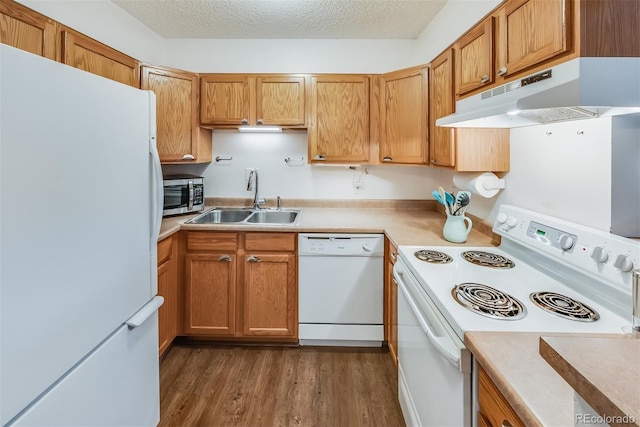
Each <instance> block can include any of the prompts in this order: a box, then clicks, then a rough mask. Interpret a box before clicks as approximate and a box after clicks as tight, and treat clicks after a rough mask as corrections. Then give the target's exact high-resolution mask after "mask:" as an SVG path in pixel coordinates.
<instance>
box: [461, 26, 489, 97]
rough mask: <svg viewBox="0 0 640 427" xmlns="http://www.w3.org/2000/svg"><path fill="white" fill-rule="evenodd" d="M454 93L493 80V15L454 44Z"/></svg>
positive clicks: (474, 87)
mask: <svg viewBox="0 0 640 427" xmlns="http://www.w3.org/2000/svg"><path fill="white" fill-rule="evenodd" d="M454 51H455V66H456V78H455V80H456V82H455V83H456V95H458V96H462V95H464V94H466V93H468V92H471V91H472V90H475V89H478V88H479V87H482V86H485V85H489V84H491V83H493V82H494V76H495V73H494V55H493V17H489V18H487V19H486V20H485V21H484V22H482V23H481V24H480V25H477V26H476V27H475V28H473V29H472V30H471V31H469V32H468V33H467V34H465V35H464V36H462V37H461V38H460V39H459V40H458V41H457V42H456V44H455V46H454Z"/></svg>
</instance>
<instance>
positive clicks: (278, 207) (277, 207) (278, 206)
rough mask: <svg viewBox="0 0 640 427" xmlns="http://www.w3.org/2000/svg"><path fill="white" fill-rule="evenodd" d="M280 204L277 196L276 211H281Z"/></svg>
mask: <svg viewBox="0 0 640 427" xmlns="http://www.w3.org/2000/svg"><path fill="white" fill-rule="evenodd" d="M280 202H281V200H280V196H277V197H276V209H278V210H279V209H281V208H280Z"/></svg>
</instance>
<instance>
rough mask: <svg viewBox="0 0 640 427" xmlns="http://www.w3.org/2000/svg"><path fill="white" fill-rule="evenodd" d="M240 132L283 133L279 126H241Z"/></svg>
mask: <svg viewBox="0 0 640 427" xmlns="http://www.w3.org/2000/svg"><path fill="white" fill-rule="evenodd" d="M238 132H242V133H281V132H282V128H281V127H278V126H262V125H261V126H239V127H238Z"/></svg>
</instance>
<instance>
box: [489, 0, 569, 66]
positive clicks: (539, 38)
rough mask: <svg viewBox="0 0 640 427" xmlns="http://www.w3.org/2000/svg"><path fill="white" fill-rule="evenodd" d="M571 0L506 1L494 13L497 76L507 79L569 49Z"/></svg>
mask: <svg viewBox="0 0 640 427" xmlns="http://www.w3.org/2000/svg"><path fill="white" fill-rule="evenodd" d="M570 3H572V1H571V0H508V1H507V2H506V3H505V4H504V6H502V8H500V10H499V11H498V19H499V33H498V41H499V46H498V65H497V71H496V72H497V75H499V76H510V75H512V74H514V73H517V72H518V71H521V70H524V69H526V68H529V67H531V66H533V65H536V64H538V63H541V62H543V61H546V60H548V59H551V58H553V57H555V56H556V55H559V54H561V53H564V52H566V51H567V50H569V49H570V47H571V46H570V34H571V30H572V23H571V21H570V19H569V18H570V17H571V15H572V13H571V8H570V7H569V4H570Z"/></svg>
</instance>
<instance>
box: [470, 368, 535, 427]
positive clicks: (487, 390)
mask: <svg viewBox="0 0 640 427" xmlns="http://www.w3.org/2000/svg"><path fill="white" fill-rule="evenodd" d="M478 379H479V381H478V382H479V385H478V400H479V403H480V415H481V417H483V418H485V419H484V420H483V421H484V422H487V421H488V423H489V425H492V426H500V425H503V426H513V427H524V424H523V423H522V421H521V420H520V418H519V417H518V415H517V414H516V413H515V411H514V410H513V408H511V405H509V402H507V400H506V399H505V397H504V396H503V395H502V393H500V390H498V388H497V387H496V385H495V384H494V383H493V381H491V378H489V375H487V373H486V372H485V371H484V369H482V368H480V370H479V372H478Z"/></svg>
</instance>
